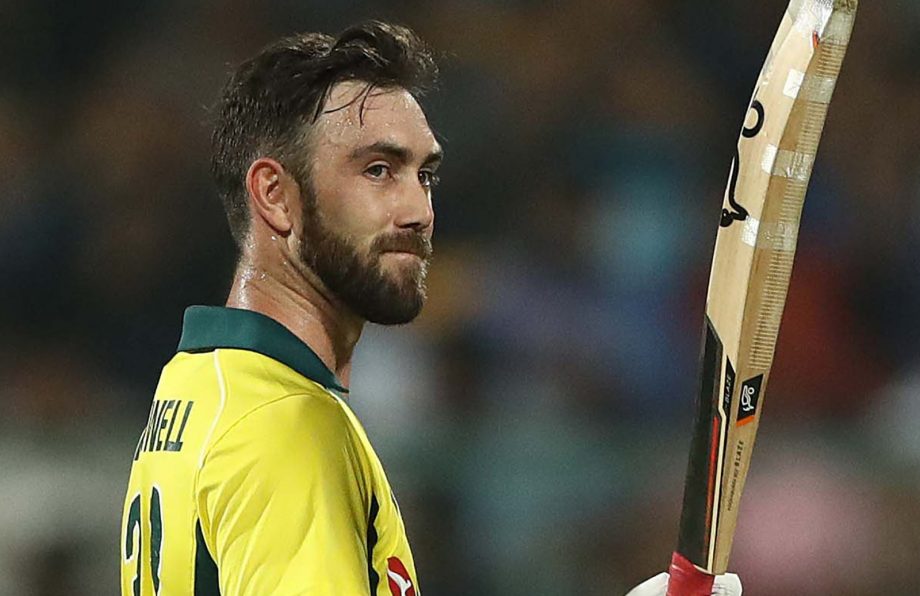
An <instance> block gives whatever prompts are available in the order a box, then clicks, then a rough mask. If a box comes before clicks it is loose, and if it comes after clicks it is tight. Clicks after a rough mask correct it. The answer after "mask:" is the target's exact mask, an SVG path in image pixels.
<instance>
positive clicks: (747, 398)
mask: <svg viewBox="0 0 920 596" xmlns="http://www.w3.org/2000/svg"><path fill="white" fill-rule="evenodd" d="M761 385H763V375H757V376H756V377H754V378H753V379H748V380H747V381H745V382H744V383H743V384H742V385H741V399H740V400H739V402H738V426H742V425H745V424H747V423H748V422H751V421H753V420H754V415H755V414H756V413H757V402H758V401H760V387H761Z"/></svg>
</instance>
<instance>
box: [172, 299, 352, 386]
mask: <svg viewBox="0 0 920 596" xmlns="http://www.w3.org/2000/svg"><path fill="white" fill-rule="evenodd" d="M217 348H228V349H234V350H249V351H250V352H258V353H259V354H262V355H264V356H268V357H269V358H271V359H273V360H277V361H278V362H280V363H281V364H284V365H285V366H289V367H290V368H292V369H294V370H296V371H297V372H299V373H300V374H302V375H303V376H305V377H307V378H308V379H311V380H313V381H316V382H317V383H319V384H320V385H322V386H323V387H326V388H327V389H334V390H336V391H340V392H342V393H348V389H346V388H345V387H342V384H341V383H339V380H338V379H336V378H335V375H334V374H333V373H332V371H330V370H329V369H328V368H326V365H325V364H323V361H322V360H320V359H319V356H317V355H316V353H315V352H314V351H313V350H311V349H310V346H308V345H307V344H305V343H304V342H302V341H300V339H299V338H298V337H297V336H296V335H294V334H293V333H291V332H290V331H289V330H288V329H287V328H286V327H284V325H282V324H281V323H279V322H278V321H275V320H274V319H272V318H269V317H267V316H265V315H263V314H261V313H257V312H255V311H251V310H242V309H239V308H224V307H219V306H190V307H188V308H187V309H186V310H185V319H184V321H183V323H182V339H180V340H179V349H178V351H179V352H210V351H211V350H214V349H217Z"/></svg>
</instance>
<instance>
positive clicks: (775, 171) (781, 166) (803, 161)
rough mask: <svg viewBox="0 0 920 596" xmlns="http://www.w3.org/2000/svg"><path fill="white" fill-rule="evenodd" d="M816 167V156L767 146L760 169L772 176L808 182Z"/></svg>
mask: <svg viewBox="0 0 920 596" xmlns="http://www.w3.org/2000/svg"><path fill="white" fill-rule="evenodd" d="M814 165H815V156H814V155H810V154H808V153H796V152H795V151H786V150H780V149H779V148H778V147H777V146H776V145H767V146H766V148H765V149H764V152H763V159H762V160H761V162H760V167H761V168H762V169H763V171H764V172H766V173H768V174H770V175H771V176H779V177H780V178H789V179H791V180H798V181H799V182H807V181H808V178H809V177H810V176H811V170H812V168H813V167H814Z"/></svg>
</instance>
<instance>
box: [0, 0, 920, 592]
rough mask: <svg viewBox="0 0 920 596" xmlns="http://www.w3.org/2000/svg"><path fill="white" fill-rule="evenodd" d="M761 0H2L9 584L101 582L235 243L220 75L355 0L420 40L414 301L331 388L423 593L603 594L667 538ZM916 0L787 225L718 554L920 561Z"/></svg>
mask: <svg viewBox="0 0 920 596" xmlns="http://www.w3.org/2000/svg"><path fill="white" fill-rule="evenodd" d="M785 5H786V2H785V1H784V0H769V1H764V2H736V1H731V0H713V1H711V2H707V3H704V5H701V4H700V3H693V2H686V1H684V0H603V1H596V0H565V1H558V2H553V1H549V0H441V1H439V2H422V1H420V0H388V1H385V2H383V1H371V0H348V1H342V2H322V1H319V0H299V1H296V2H295V1H293V0H277V1H275V2H271V3H256V2H250V1H248V0H201V1H197V0H196V1H179V0H152V1H148V2H120V3H112V2H103V1H101V0H81V1H76V2H71V3H66V2H58V1H54V0H28V1H26V0H0V55H2V59H0V68H2V70H0V164H2V167H0V182H2V184H0V338H2V341H0V379H2V382H0V504H2V505H0V596H7V595H10V596H13V595H16V596H19V595H23V596H48V595H54V594H69V595H84V594H86V595H90V594H92V595H96V594H113V593H115V592H116V590H117V574H118V569H119V556H120V555H119V537H120V535H121V531H120V528H119V525H120V517H121V509H122V500H123V497H124V489H125V486H126V482H127V478H128V472H129V469H130V464H131V454H132V453H133V448H134V445H135V443H136V440H137V437H138V435H139V433H140V431H141V429H142V427H143V425H144V424H145V422H146V412H147V410H148V408H149V404H150V399H151V396H152V393H153V389H154V387H155V385H156V381H157V377H158V374H159V370H160V368H161V367H162V365H163V364H164V363H165V362H166V361H167V360H168V359H169V358H170V357H171V355H172V353H173V352H174V351H175V347H176V345H177V342H178V337H179V332H180V324H181V317H182V312H183V309H184V308H185V307H186V306H187V305H189V304H222V303H223V301H224V299H225V296H226V292H227V290H228V288H229V282H230V279H231V274H232V270H233V266H234V258H235V254H234V248H233V244H232V241H231V239H230V235H229V233H228V232H227V230H226V224H225V220H224V215H223V212H222V209H221V207H220V204H219V201H218V199H217V197H216V194H215V192H214V191H213V190H212V187H211V186H210V181H209V178H208V174H207V167H208V138H209V134H210V118H211V114H210V112H209V109H208V108H209V106H210V105H211V103H212V102H213V101H214V99H215V98H216V95H217V92H218V90H219V88H220V86H221V84H222V83H223V81H224V79H225V76H226V74H227V72H228V71H229V69H230V68H231V67H232V65H234V64H236V63H238V62H239V61H241V60H242V59H244V58H246V57H248V56H249V55H251V54H253V53H254V52H255V51H257V50H258V49H259V48H260V47H262V46H263V45H265V44H266V43H268V42H270V41H271V40H273V39H274V38H276V37H278V36H280V35H283V34H288V33H292V32H294V31H302V30H318V31H325V32H336V31H338V30H340V29H342V28H344V27H345V26H346V25H348V24H349V23H351V22H353V21H356V20H360V19H363V18H366V17H378V18H391V19H394V20H397V21H400V22H403V23H405V24H408V25H410V26H412V27H414V28H416V30H417V31H418V32H419V33H420V34H421V35H422V36H423V37H425V38H426V39H427V40H428V41H429V42H430V43H431V44H432V45H433V46H434V47H435V48H436V49H437V50H438V51H439V52H441V53H442V60H441V63H442V70H443V77H442V85H441V90H440V91H439V93H438V94H436V95H435V96H432V97H431V98H429V100H428V101H427V102H426V106H427V109H428V113H429V117H430V120H431V122H432V125H433V128H434V129H435V130H436V131H437V132H438V134H439V137H440V139H441V141H442V144H443V145H444V147H445V149H446V153H447V159H446V162H445V165H444V168H443V169H442V180H443V182H442V184H441V186H440V187H438V189H437V190H436V197H435V205H436V212H437V231H436V235H435V252H436V256H435V263H434V267H433V273H432V278H431V283H430V301H429V305H428V307H427V309H426V312H425V313H424V314H423V316H422V317H421V319H420V320H419V321H418V322H417V323H416V324H413V325H411V326H408V327H401V328H395V329H389V328H378V327H369V328H368V329H367V330H366V332H365V336H364V338H363V339H362V342H361V343H360V344H359V347H358V351H357V354H356V357H355V369H354V373H353V378H352V393H351V395H352V397H351V398H350V400H351V404H352V406H353V407H354V409H355V410H356V411H357V412H358V414H359V417H361V419H362V420H363V422H364V423H365V425H366V427H367V428H368V431H369V433H370V435H371V437H372V439H373V441H374V442H375V444H376V446H377V449H378V451H379V453H380V455H381V458H382V459H383V461H384V464H385V465H386V467H387V469H388V471H389V474H390V479H391V482H392V484H393V485H394V487H395V488H396V492H397V495H398V496H399V498H400V502H401V505H402V509H403V515H404V517H405V519H406V523H407V526H408V529H409V535H410V539H411V541H412V544H413V550H414V552H415V557H416V564H417V567H418V569H419V575H420V582H421V586H422V588H423V590H424V592H425V593H426V594H434V595H440V596H465V595H469V594H495V595H502V596H518V595H520V596H525V595H528V596H529V595H536V594H546V595H549V596H565V595H569V594H572V595H574V594H579V595H584V594H588V595H594V594H597V595H602V594H603V595H610V594H623V593H625V591H626V590H627V589H628V588H629V587H630V586H631V585H634V584H635V583H638V581H640V580H642V579H644V578H645V577H648V576H651V575H654V574H656V573H657V572H659V571H661V570H664V568H665V567H666V565H667V563H668V561H669V557H670V553H671V551H672V550H673V548H674V546H675V542H676V533H677V519H678V515H679V508H680V500H681V490H682V484H683V476H684V467H685V465H686V453H687V446H688V445H689V431H690V427H691V424H692V415H693V401H694V399H695V393H696V372H697V371H696V367H697V358H698V352H699V343H700V331H701V323H702V314H703V305H704V299H705V290H706V283H707V280H708V273H709V263H710V257H711V251H712V246H713V242H714V233H715V229H716V225H717V221H718V215H719V208H720V206H721V201H722V193H723V189H724V186H725V182H726V177H727V173H728V169H729V164H730V160H731V156H732V155H733V151H734V145H735V143H736V141H737V135H738V131H739V130H740V127H741V123H742V118H743V116H744V113H743V112H744V109H743V108H744V106H745V104H746V102H747V101H748V100H749V98H750V92H751V89H752V86H753V84H754V82H755V81H756V77H757V73H758V71H759V69H760V65H761V64H762V62H763V59H764V57H765V55H766V51H767V48H768V47H769V45H770V42H771V40H772V38H773V34H774V32H775V30H776V26H777V24H778V23H779V19H780V16H781V14H782V11H783V9H784V8H785ZM918 63H920V3H917V2H916V1H915V0H888V1H886V2H864V3H863V6H862V7H861V14H860V16H859V20H858V23H857V28H856V32H855V35H854V38H853V42H852V45H851V51H850V55H849V57H848V59H847V63H846V67H845V70H844V74H843V76H842V78H841V80H840V83H839V86H838V89H837V96H836V98H835V103H834V105H833V106H832V108H831V113H830V118H829V120H828V127H827V131H826V134H825V137H824V142H823V145H822V150H821V155H820V157H819V159H818V163H817V165H816V169H815V175H814V178H813V180H812V184H811V189H810V193H809V196H808V200H807V201H806V207H805V212H804V217H803V225H802V231H801V234H800V244H799V252H798V257H797V261H796V266H795V273H794V276H793V280H792V287H791V291H790V297H789V303H788V307H787V310H786V315H785V318H784V323H783V328H782V333H781V337H780V344H779V347H778V351H777V359H776V366H775V368H774V371H773V375H772V378H771V383H770V387H769V390H768V393H767V399H766V409H765V415H764V419H763V424H762V426H761V431H760V434H759V438H758V446H757V449H756V453H755V456H754V465H753V468H752V474H751V477H750V480H749V483H748V486H747V489H746V493H745V497H744V502H743V506H742V515H741V522H740V527H739V533H738V536H737V539H736V543H735V550H734V557H733V567H735V568H736V569H737V570H738V571H739V572H740V573H741V575H742V579H743V580H744V582H745V594H750V595H751V596H773V595H789V594H796V595H798V596H810V595H827V594H834V595H835V596H857V595H866V594H888V595H899V596H900V595H905V596H906V595H912V594H918V593H920V565H917V556H916V553H917V552H918V551H920V513H918V511H920V430H918V429H920V259H918V258H917V256H916V255H917V251H918V250H920V158H918V155H920V74H918V70H917V64H918Z"/></svg>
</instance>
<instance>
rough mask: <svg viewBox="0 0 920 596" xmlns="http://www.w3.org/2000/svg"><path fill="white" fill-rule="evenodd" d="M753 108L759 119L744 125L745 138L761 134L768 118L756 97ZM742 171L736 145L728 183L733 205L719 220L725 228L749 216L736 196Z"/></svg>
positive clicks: (725, 210)
mask: <svg viewBox="0 0 920 596" xmlns="http://www.w3.org/2000/svg"><path fill="white" fill-rule="evenodd" d="M751 109H752V110H754V112H755V113H756V114H757V120H756V121H755V122H754V126H751V127H747V126H743V125H742V128H741V136H742V137H743V138H745V139H753V138H754V137H756V136H757V135H759V134H760V131H761V130H763V125H764V123H765V122H766V120H767V113H766V110H764V107H763V104H762V103H760V101H759V100H757V99H755V100H754V101H753V102H752V103H751ZM740 171H741V149H739V148H738V147H735V161H733V162H732V177H731V181H730V182H729V184H728V206H729V207H731V209H725V208H723V209H722V219H721V221H720V222H719V226H720V227H723V228H727V227H728V226H730V225H732V224H733V223H735V222H736V221H744V220H746V219H747V217H748V211H747V209H745V208H744V207H743V206H741V205H740V204H739V203H738V199H737V197H735V189H736V188H737V186H738V173H739V172H740Z"/></svg>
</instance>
